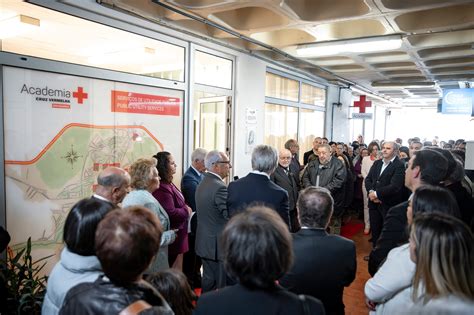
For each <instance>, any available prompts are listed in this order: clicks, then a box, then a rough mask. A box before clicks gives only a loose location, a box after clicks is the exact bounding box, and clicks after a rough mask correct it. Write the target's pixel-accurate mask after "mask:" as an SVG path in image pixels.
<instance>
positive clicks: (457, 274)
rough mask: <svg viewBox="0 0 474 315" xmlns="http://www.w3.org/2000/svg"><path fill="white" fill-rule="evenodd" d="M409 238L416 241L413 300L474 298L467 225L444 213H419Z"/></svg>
mask: <svg viewBox="0 0 474 315" xmlns="http://www.w3.org/2000/svg"><path fill="white" fill-rule="evenodd" d="M410 239H411V240H412V242H414V243H415V256H416V271H415V276H414V278H413V293H412V298H413V300H414V301H415V302H417V301H420V300H421V301H422V303H423V304H425V303H427V302H428V301H429V300H430V299H432V298H440V297H446V296H448V295H456V296H458V297H461V298H465V299H468V300H472V299H474V251H473V246H474V245H473V241H474V240H473V235H472V233H471V231H470V230H469V228H468V227H467V225H465V224H464V223H463V222H462V221H460V220H459V219H457V218H455V217H452V216H449V215H446V214H441V213H426V214H418V215H417V216H416V217H415V219H414V221H413V223H412V225H411V232H410Z"/></svg>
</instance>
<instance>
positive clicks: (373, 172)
mask: <svg viewBox="0 0 474 315" xmlns="http://www.w3.org/2000/svg"><path fill="white" fill-rule="evenodd" d="M382 166H383V160H377V161H375V162H374V165H372V167H371V168H370V171H369V174H367V177H366V178H365V188H366V189H367V192H370V191H371V190H374V191H376V192H377V198H378V199H379V200H380V201H381V202H382V204H381V206H382V208H383V209H384V213H387V211H388V209H390V208H391V207H393V206H395V205H397V204H399V203H400V202H402V201H403V198H404V196H405V194H404V190H403V187H405V185H404V184H405V165H404V164H403V162H401V161H400V159H399V158H398V156H397V157H395V159H394V160H393V162H390V164H389V165H388V166H387V168H386V169H385V170H384V171H383V173H382V174H380V171H381V169H382ZM378 205H379V204H377V203H373V202H372V201H370V200H369V208H377V206H378Z"/></svg>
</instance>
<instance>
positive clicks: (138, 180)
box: [129, 158, 157, 189]
mask: <svg viewBox="0 0 474 315" xmlns="http://www.w3.org/2000/svg"><path fill="white" fill-rule="evenodd" d="M156 163H157V162H156V159H155V158H151V159H138V160H136V161H135V162H134V163H133V164H132V166H130V171H129V173H130V177H131V183H130V185H131V186H132V188H134V189H147V188H148V185H149V183H150V180H151V171H152V169H153V168H155V167H156Z"/></svg>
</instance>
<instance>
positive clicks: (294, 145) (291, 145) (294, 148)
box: [285, 139, 303, 182]
mask: <svg viewBox="0 0 474 315" xmlns="http://www.w3.org/2000/svg"><path fill="white" fill-rule="evenodd" d="M285 149H287V150H290V152H291V162H290V171H291V172H292V173H293V174H295V175H297V176H298V182H299V174H300V171H301V170H302V169H303V167H302V166H301V164H300V161H299V159H298V158H299V151H300V146H299V144H298V142H297V141H296V140H295V139H290V140H288V141H286V142H285Z"/></svg>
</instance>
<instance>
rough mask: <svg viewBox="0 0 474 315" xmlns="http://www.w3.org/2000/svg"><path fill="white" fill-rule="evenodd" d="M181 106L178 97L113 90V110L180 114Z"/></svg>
mask: <svg viewBox="0 0 474 315" xmlns="http://www.w3.org/2000/svg"><path fill="white" fill-rule="evenodd" d="M180 106H181V100H180V99H179V98H176V97H167V96H159V95H149V94H141V93H132V92H125V91H115V90H113V91H112V112H119V113H135V114H151V115H169V116H179V109H180Z"/></svg>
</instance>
